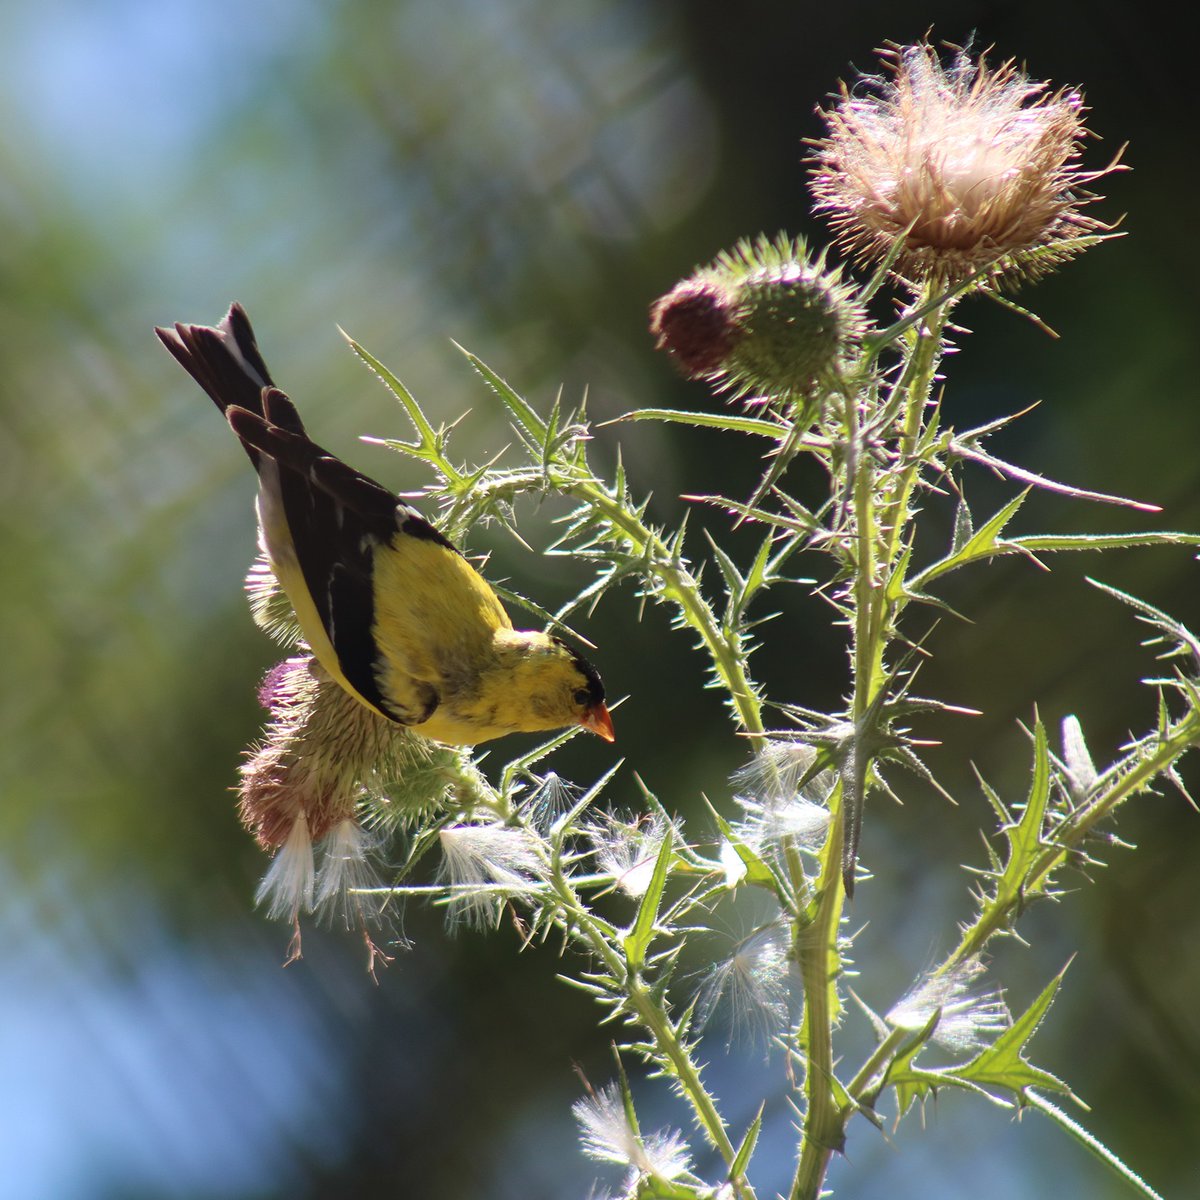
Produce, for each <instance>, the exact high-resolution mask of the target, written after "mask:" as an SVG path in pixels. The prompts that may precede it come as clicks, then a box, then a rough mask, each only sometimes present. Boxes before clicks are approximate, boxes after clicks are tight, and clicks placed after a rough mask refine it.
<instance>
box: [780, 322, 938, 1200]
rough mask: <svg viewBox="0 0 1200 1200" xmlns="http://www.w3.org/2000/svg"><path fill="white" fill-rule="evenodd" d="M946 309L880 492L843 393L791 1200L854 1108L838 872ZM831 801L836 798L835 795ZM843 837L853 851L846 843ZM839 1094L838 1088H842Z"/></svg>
mask: <svg viewBox="0 0 1200 1200" xmlns="http://www.w3.org/2000/svg"><path fill="white" fill-rule="evenodd" d="M942 320H943V318H942V315H941V313H940V312H938V313H937V314H936V315H935V317H934V319H933V321H932V322H931V323H930V325H929V327H928V328H927V329H924V328H923V330H922V332H921V333H920V334H919V335H918V336H917V340H916V343H915V345H914V347H913V350H912V355H911V357H910V359H909V363H908V366H907V368H906V370H905V380H904V386H905V389H906V400H905V407H904V413H903V418H902V421H901V431H900V438H899V449H898V455H899V461H898V463H897V464H896V468H895V470H894V472H893V473H892V478H891V481H890V487H889V488H888V490H887V492H886V493H885V492H884V491H883V490H882V489H881V488H879V486H878V481H877V476H876V467H875V460H874V458H873V456H872V452H871V447H870V446H868V445H867V442H868V440H869V438H870V437H871V436H872V435H871V434H870V433H868V432H867V429H868V428H869V426H870V421H869V420H866V419H864V418H865V416H866V415H867V414H864V413H863V411H862V410H861V408H860V401H859V399H858V398H857V397H856V396H854V395H847V397H846V403H845V406H844V416H843V420H844V426H845V431H846V444H847V466H846V472H847V487H848V488H849V490H850V495H851V507H852V512H853V522H854V530H853V545H854V547H855V550H856V559H857V561H856V562H855V570H854V643H853V669H854V679H853V696H852V700H851V717H852V720H853V722H854V730H855V732H854V739H855V740H854V745H853V746H852V747H851V750H850V753H849V754H848V756H847V760H846V762H845V763H844V764H843V767H842V786H841V788H840V789H838V792H837V795H836V802H837V811H836V812H835V816H834V821H833V822H832V824H831V827H830V834H829V837H828V838H827V839H826V843H825V848H824V850H823V851H822V861H821V881H820V885H819V887H818V889H817V901H816V913H815V915H814V918H813V920H812V924H811V926H810V928H809V929H808V930H806V931H798V937H802V938H803V941H802V942H801V944H802V945H803V946H804V947H805V949H804V950H802V952H801V970H802V975H803V987H804V1003H805V1013H804V1022H803V1026H802V1031H801V1032H802V1036H801V1050H802V1051H803V1054H804V1057H805V1061H806V1064H807V1069H806V1073H805V1081H804V1091H805V1118H804V1130H803V1135H802V1139H801V1144H800V1161H799V1164H798V1165H797V1168H796V1174H795V1177H794V1179H793V1181H792V1190H791V1193H790V1196H791V1200H817V1197H818V1196H819V1195H820V1193H821V1188H822V1185H823V1183H824V1180H825V1175H826V1173H827V1171H828V1169H829V1162H830V1159H831V1157H832V1155H833V1152H834V1151H835V1150H837V1149H839V1148H840V1147H841V1146H842V1144H843V1142H844V1139H845V1126H846V1121H847V1120H848V1119H849V1116H850V1114H851V1113H852V1111H853V1107H852V1106H851V1105H848V1104H843V1102H842V1101H841V1100H840V1099H839V1091H838V1090H835V1084H836V1080H835V1079H834V1073H833V1023H834V1021H835V1020H836V1019H837V1017H838V1015H840V1013H839V1006H838V1001H837V994H836V990H835V989H836V981H837V976H838V974H839V972H840V970H841V957H840V954H839V952H838V945H837V933H838V928H839V925H840V922H841V916H842V907H843V903H844V899H845V894H844V891H843V888H842V886H841V884H842V872H843V869H844V868H845V869H852V867H851V868H847V863H848V862H850V861H852V855H853V850H854V848H855V847H856V845H857V836H858V827H859V824H860V822H861V808H862V805H863V803H864V801H865V798H866V796H865V793H866V787H867V781H868V779H869V778H870V771H871V752H870V750H869V749H868V746H867V744H866V742H867V739H868V737H869V736H870V734H871V732H872V731H871V730H870V729H868V727H867V726H868V717H869V713H870V710H871V707H872V705H873V703H874V702H875V699H876V697H877V695H878V693H879V690H880V689H881V688H882V687H884V686H885V682H886V678H887V673H886V670H885V668H884V663H885V661H886V654H887V648H888V645H889V643H890V641H891V636H892V631H893V629H894V627H895V618H896V615H897V612H896V607H895V606H896V604H897V603H898V602H897V601H894V600H890V599H889V588H888V587H887V581H888V580H890V579H891V577H892V574H893V572H894V570H895V566H896V562H897V560H898V559H899V558H900V556H901V554H902V553H903V548H904V535H905V530H906V528H907V525H908V521H909V517H910V502H911V497H912V493H913V490H914V488H915V487H916V485H917V482H918V480H919V477H920V471H921V465H922V463H921V459H920V458H919V457H918V450H919V447H920V444H921V441H922V437H923V434H924V433H925V428H924V421H925V410H926V405H927V401H928V399H929V395H930V392H931V390H932V387H933V381H934V375H935V372H936V369H937V362H938V358H939V356H940V353H941V330H942ZM831 803H832V801H831ZM847 838H848V839H849V847H848V849H849V850H850V853H849V854H846V855H844V853H843V840H844V839H847ZM841 1094H843V1095H844V1092H843V1093H841Z"/></svg>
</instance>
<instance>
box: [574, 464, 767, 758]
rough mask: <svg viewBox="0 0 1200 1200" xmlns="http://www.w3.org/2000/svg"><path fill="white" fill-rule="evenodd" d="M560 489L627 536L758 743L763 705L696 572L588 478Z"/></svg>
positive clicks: (761, 731)
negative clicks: (694, 637) (696, 638)
mask: <svg viewBox="0 0 1200 1200" xmlns="http://www.w3.org/2000/svg"><path fill="white" fill-rule="evenodd" d="M565 490H568V491H570V492H571V494H572V495H575V496H578V497H579V498H580V499H583V500H586V501H587V503H588V504H590V505H591V506H592V508H594V509H595V510H596V512H598V513H600V514H601V515H602V516H603V517H604V519H605V520H606V521H608V523H609V524H610V525H611V526H612V527H613V528H615V529H618V530H620V532H621V534H622V536H623V537H624V538H625V539H626V540H627V541H628V542H629V545H630V548H631V550H632V551H633V553H635V554H636V555H637V556H638V557H639V558H641V559H642V561H643V562H645V564H646V566H647V569H648V570H649V571H650V572H652V573H653V574H654V576H655V577H656V578H657V579H658V581H659V582H660V583H661V584H662V586H663V589H664V591H665V593H666V595H667V596H668V597H669V598H670V599H671V600H672V601H674V603H675V604H676V605H677V606H678V608H679V610H680V612H681V613H682V614H683V618H684V620H685V621H686V622H687V623H688V625H690V626H691V628H692V629H694V630H695V631H696V633H697V634H699V636H700V639H701V641H702V642H703V643H704V648H705V650H706V651H707V652H708V655H709V657H710V658H711V659H712V663H713V667H714V668H715V669H716V672H717V674H718V676H719V677H720V679H721V683H722V684H723V685H724V687H725V690H726V691H727V692H728V693H729V698H730V700H731V701H732V702H733V705H734V708H735V710H736V712H737V715H738V720H739V722H740V724H741V726H742V728H743V729H744V730H745V731H746V733H748V734H750V735H751V736H752V738H753V740H754V741H755V743H756V744H757V743H758V742H760V741H761V738H762V734H763V721H762V706H761V704H760V703H759V700H758V696H757V693H756V691H755V688H754V685H753V683H751V681H750V677H749V675H748V674H747V671H746V663H745V658H744V656H743V655H742V654H741V653H740V652H739V651H738V650H737V649H735V648H734V647H733V646H731V645H730V643H729V641H728V639H727V638H726V637H725V636H724V634H723V633H722V631H721V624H720V622H719V621H718V620H717V617H716V615H715V614H714V613H713V611H712V608H711V607H710V606H709V604H708V602H707V601H706V600H705V599H704V597H703V595H702V594H701V592H700V587H699V585H698V584H697V582H696V579H695V577H694V576H693V575H692V573H691V572H690V571H688V569H687V568H686V567H685V566H683V564H682V563H681V562H679V561H678V559H677V558H676V557H675V556H674V555H672V553H671V550H670V548H669V547H668V546H667V545H666V543H664V542H663V540H662V539H661V538H660V537H659V536H658V535H657V534H656V533H655V532H654V531H653V530H652V529H649V528H647V527H646V526H645V525H644V524H643V523H642V522H641V521H640V520H638V518H637V517H636V516H635V515H634V514H633V513H632V512H630V511H629V510H628V509H627V508H625V507H624V506H623V505H622V504H621V503H619V501H617V500H615V499H614V498H613V497H612V496H610V495H609V494H608V493H607V492H606V491H605V490H604V489H603V488H602V487H600V486H599V485H598V484H596V483H592V482H579V481H571V482H570V483H569V484H568V485H567V487H566V489H565Z"/></svg>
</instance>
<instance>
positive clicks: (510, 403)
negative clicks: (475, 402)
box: [454, 342, 548, 454]
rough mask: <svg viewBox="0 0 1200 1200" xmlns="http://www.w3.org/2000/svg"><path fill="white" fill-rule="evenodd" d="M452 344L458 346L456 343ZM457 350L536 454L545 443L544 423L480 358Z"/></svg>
mask: <svg viewBox="0 0 1200 1200" xmlns="http://www.w3.org/2000/svg"><path fill="white" fill-rule="evenodd" d="M454 344H455V345H456V346H458V343H457V342H455V343H454ZM458 349H459V350H461V351H462V352H463V354H464V355H465V356H466V358H467V361H468V362H469V363H470V364H471V366H473V367H474V368H475V370H476V371H478V372H479V374H480V375H482V376H483V378H484V379H485V380H486V381H487V383H488V385H489V386H490V387H491V389H492V391H494V392H495V393H496V395H497V396H499V397H500V399H501V401H503V403H504V407H505V408H507V409H508V412H509V416H510V417H511V418H512V421H513V427H514V428H515V429H516V431H517V432H518V433H519V434H520V435H521V437H522V440H523V441H524V442H525V443H526V445H527V446H528V447H529V448H530V450H532V451H533V452H534V454H538V453H539V452H540V450H541V448H542V447H543V446H544V445H545V443H546V434H547V428H548V427H547V424H546V422H545V421H544V420H542V418H541V417H539V416H538V414H537V411H536V410H535V409H534V408H533V406H532V405H530V404H529V402H528V401H527V400H526V399H525V398H524V397H523V396H522V395H520V393H519V392H517V391H516V390H515V389H514V388H513V387H511V386H510V385H509V384H508V383H507V382H506V381H505V380H504V379H502V378H501V377H500V376H499V375H497V374H496V372H495V371H493V370H492V369H491V367H489V366H488V365H487V363H485V362H484V361H483V360H482V359H481V358H479V357H477V356H476V355H474V354H472V353H471V352H470V351H469V350H467V349H465V348H464V347H462V346H458Z"/></svg>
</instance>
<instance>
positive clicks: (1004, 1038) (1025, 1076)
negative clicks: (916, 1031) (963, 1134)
mask: <svg viewBox="0 0 1200 1200" xmlns="http://www.w3.org/2000/svg"><path fill="white" fill-rule="evenodd" d="M1066 971H1067V968H1066V967H1064V968H1063V969H1062V970H1061V971H1060V972H1059V973H1058V974H1057V975H1056V976H1055V977H1054V978H1053V979H1052V980H1050V982H1049V983H1048V984H1047V985H1046V986H1045V987H1044V988H1043V989H1042V992H1041V994H1040V995H1039V996H1038V997H1037V999H1036V1000H1034V1002H1033V1003H1032V1004H1031V1005H1030V1006H1029V1007H1028V1008H1027V1009H1026V1010H1025V1011H1024V1012H1023V1013H1022V1014H1021V1015H1020V1016H1019V1017H1017V1018H1016V1020H1014V1021H1013V1023H1012V1024H1011V1025H1010V1026H1009V1027H1008V1028H1007V1029H1006V1030H1004V1032H1003V1033H1001V1034H1000V1036H999V1037H997V1038H996V1040H995V1041H994V1042H992V1044H991V1045H990V1046H988V1047H987V1048H986V1049H984V1050H981V1051H980V1052H979V1053H978V1054H977V1055H976V1056H975V1057H974V1058H973V1059H971V1061H970V1062H968V1063H965V1064H964V1065H963V1066H961V1067H955V1068H954V1069H953V1071H951V1072H949V1074H951V1075H953V1077H954V1078H955V1079H956V1080H961V1081H963V1082H966V1083H970V1084H974V1085H975V1086H976V1087H980V1088H983V1089H984V1090H987V1089H988V1088H1003V1089H1004V1090H1005V1091H1008V1092H1012V1093H1013V1095H1014V1097H1015V1098H1016V1100H1017V1102H1018V1103H1019V1104H1024V1103H1025V1089H1026V1088H1031V1087H1036V1088H1042V1089H1044V1090H1046V1091H1055V1092H1062V1093H1063V1094H1064V1095H1067V1096H1070V1095H1071V1089H1070V1088H1068V1087H1067V1085H1066V1084H1065V1083H1063V1082H1062V1080H1061V1079H1059V1078H1058V1077H1057V1076H1054V1075H1051V1074H1050V1072H1049V1071H1043V1070H1042V1069H1041V1068H1040V1067H1035V1066H1033V1064H1032V1063H1030V1062H1029V1061H1028V1060H1027V1059H1026V1058H1025V1050H1026V1048H1027V1046H1028V1044H1029V1041H1030V1039H1031V1038H1032V1037H1033V1035H1034V1034H1035V1033H1036V1032H1037V1030H1038V1026H1039V1025H1041V1023H1042V1020H1043V1018H1044V1017H1045V1015H1046V1013H1047V1011H1049V1008H1050V1005H1051V1004H1053V1003H1054V997H1055V996H1056V995H1057V993H1058V989H1059V987H1060V985H1061V984H1062V981H1063V976H1064V975H1065V974H1066Z"/></svg>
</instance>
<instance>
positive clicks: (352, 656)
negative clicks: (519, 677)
mask: <svg viewBox="0 0 1200 1200" xmlns="http://www.w3.org/2000/svg"><path fill="white" fill-rule="evenodd" d="M260 405H261V412H262V414H263V415H259V413H258V412H255V411H251V410H247V409H243V408H240V407H239V406H236V405H232V406H230V407H228V409H227V410H226V416H227V418H228V420H229V423H230V425H231V426H232V427H233V429H234V431H235V432H236V433H237V435H238V437H239V438H240V439H241V441H242V443H243V445H245V446H246V448H247V451H248V452H250V453H251V454H252V457H253V456H254V455H260V456H262V457H265V458H266V459H269V460H271V463H270V465H271V466H272V467H273V468H274V470H273V471H270V472H267V471H264V470H263V467H264V466H265V465H267V464H264V463H262V462H260V463H259V469H260V476H261V478H262V480H263V485H264V486H263V490H264V492H266V491H268V490H274V491H275V493H276V494H277V497H278V505H279V507H280V509H281V510H282V511H281V512H279V513H276V514H274V516H272V514H271V513H269V512H264V511H263V509H264V507H269V505H270V503H271V497H268V498H267V502H266V504H265V505H262V504H260V517H261V518H262V523H263V530H264V539H265V540H266V541H267V543H268V545H267V549H268V553H269V554H270V556H271V558H272V563H273V566H274V567H275V569H276V571H277V573H279V574H280V575H285V576H286V575H287V574H289V572H290V573H292V574H293V575H296V576H298V577H299V578H297V579H295V580H293V582H294V583H297V584H301V585H302V587H303V590H304V592H305V593H307V596H308V597H309V598H311V601H312V605H313V609H314V612H313V614H311V616H313V617H315V618H316V620H317V621H318V622H319V625H320V630H319V631H317V632H323V633H324V634H325V637H326V638H327V641H328V650H329V651H331V652H332V655H333V656H334V657H335V659H336V664H327V665H330V666H333V665H336V667H338V668H340V673H341V675H342V676H343V677H344V679H345V680H346V682H347V683H349V684H350V686H351V688H352V690H354V691H356V692H358V694H359V695H360V696H362V698H363V699H365V700H366V701H367V702H368V703H370V704H371V705H373V706H374V707H375V708H377V709H379V710H380V711H382V712H383V713H385V714H386V715H387V716H389V717H391V718H392V719H393V720H397V721H400V722H402V723H404V724H420V723H422V722H423V721H425V720H426V719H427V718H428V717H429V716H430V715H431V714H432V713H433V710H434V709H435V708H436V706H437V704H438V702H439V699H440V697H441V695H442V694H443V693H444V691H445V690H446V689H447V688H448V687H450V688H452V687H454V686H456V685H457V680H456V679H455V678H453V676H454V674H455V673H456V672H460V671H461V670H463V669H470V667H471V666H472V665H474V664H477V663H479V662H481V661H482V660H483V658H484V657H485V656H486V654H487V652H488V650H489V648H490V646H491V642H492V635H493V634H494V633H495V631H496V630H497V629H500V628H510V627H511V622H510V621H509V618H508V614H507V613H506V612H505V611H504V608H503V606H502V605H501V604H500V601H499V600H498V599H497V597H496V595H495V593H494V592H493V591H492V589H491V588H490V587H489V586H488V585H487V583H486V582H485V581H484V580H483V579H482V578H481V577H480V576H479V574H478V573H477V572H476V571H475V570H474V568H472V567H471V565H470V563H468V562H467V561H466V559H465V558H463V557H462V555H461V554H460V553H459V552H458V550H457V549H456V548H455V547H454V545H453V543H451V542H450V541H449V540H448V539H447V538H446V537H445V536H444V535H443V534H441V533H440V532H439V531H438V530H437V529H435V528H434V526H432V525H431V524H429V522H428V521H426V520H425V519H424V518H423V517H421V516H420V514H418V513H417V512H416V510H414V509H412V508H410V507H409V506H408V505H405V504H402V503H399V502H398V501H397V499H396V497H395V496H393V495H392V493H391V492H389V491H388V490H387V489H386V488H384V487H382V486H380V485H379V484H377V483H375V482H374V481H373V480H371V479H369V478H367V476H365V475H362V474H361V473H360V472H358V471H355V470H354V469H353V468H351V467H349V466H348V465H347V464H346V463H344V462H342V461H341V460H340V459H338V458H336V457H335V456H334V455H332V454H330V453H328V452H327V451H325V450H323V449H321V447H320V446H318V445H316V444H315V443H314V442H312V441H311V440H310V439H309V438H308V437H307V436H306V435H304V434H303V433H302V432H299V431H296V425H297V424H298V423H299V418H298V417H296V416H295V408H294V406H293V405H292V403H291V401H290V400H289V399H288V398H287V396H285V395H284V394H283V393H282V392H280V391H278V389H276V388H273V387H268V388H264V389H263V392H262V396H261V400H260ZM300 428H301V429H302V428H303V427H302V426H301V427H300ZM269 476H275V477H276V478H275V479H271V478H269ZM269 485H270V487H269ZM272 525H274V526H275V528H271V526H272ZM273 543H274V544H273ZM288 560H290V561H288ZM280 582H281V583H283V584H284V588H285V590H286V591H288V592H289V595H291V594H292V592H293V591H294V590H295V589H294V588H293V587H292V586H290V585H289V583H288V581H287V580H286V579H281V581H280ZM295 603H296V601H295V599H293V604H295ZM298 615H299V616H300V618H301V625H302V626H304V625H305V624H306V622H305V619H304V616H305V614H303V613H299V611H298ZM308 624H312V622H311V620H310V621H309V622H308ZM305 632H306V635H308V637H309V641H310V643H312V642H314V641H316V642H318V643H319V641H320V639H319V637H318V638H314V636H313V631H310V630H309V629H306V630H305ZM313 649H314V652H316V653H317V654H318V657H324V656H323V655H322V654H321V649H322V647H321V646H320V645H319V644H318V645H314V646H313Z"/></svg>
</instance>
